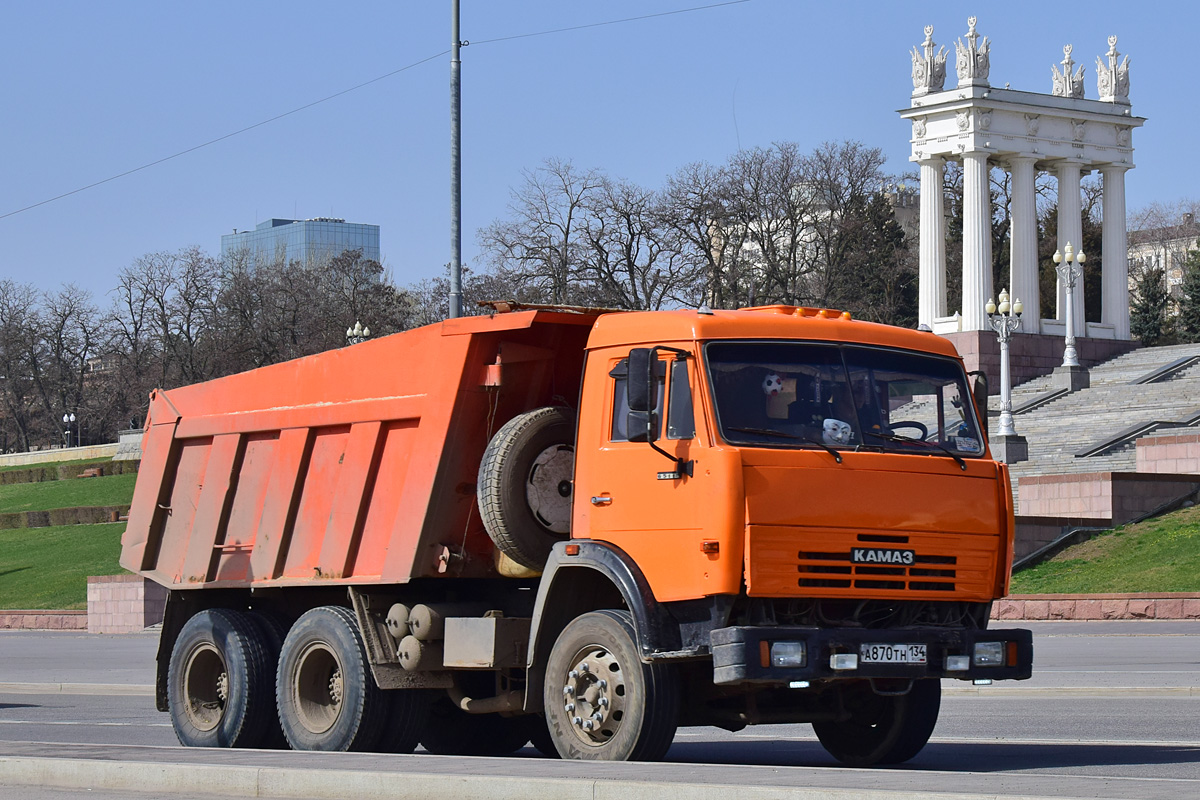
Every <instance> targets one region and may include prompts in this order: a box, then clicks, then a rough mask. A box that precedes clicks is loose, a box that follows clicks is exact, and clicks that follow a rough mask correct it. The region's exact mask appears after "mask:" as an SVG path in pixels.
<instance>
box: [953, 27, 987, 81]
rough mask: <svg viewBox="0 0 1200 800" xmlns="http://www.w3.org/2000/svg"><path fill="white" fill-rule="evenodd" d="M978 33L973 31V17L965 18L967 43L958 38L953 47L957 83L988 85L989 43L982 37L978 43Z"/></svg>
mask: <svg viewBox="0 0 1200 800" xmlns="http://www.w3.org/2000/svg"><path fill="white" fill-rule="evenodd" d="M978 39H979V34H978V33H976V32H975V17H968V18H967V43H966V44H963V40H962V39H959V40H958V41H957V42H955V45H954V48H955V50H957V51H958V57H957V60H956V62H955V66H956V67H957V69H958V85H959V86H960V87H961V86H988V85H989V84H988V80H987V79H988V72H989V71H990V70H991V63H990V57H989V54H990V45H989V44H988V38H987V37H986V36H985V37H983V42H982V43H979V42H978Z"/></svg>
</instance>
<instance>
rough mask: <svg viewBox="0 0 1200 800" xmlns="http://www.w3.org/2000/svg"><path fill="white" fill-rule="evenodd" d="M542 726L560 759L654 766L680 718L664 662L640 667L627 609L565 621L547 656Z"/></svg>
mask: <svg viewBox="0 0 1200 800" xmlns="http://www.w3.org/2000/svg"><path fill="white" fill-rule="evenodd" d="M544 700H545V706H546V721H547V724H548V726H549V729H550V735H551V737H553V739H554V746H555V748H556V749H557V750H558V752H559V755H561V756H562V757H563V758H576V759H585V760H595V761H658V760H659V759H661V758H662V757H663V756H665V755H666V754H667V750H668V749H670V747H671V742H672V741H673V740H674V738H675V729H676V726H677V725H678V720H679V687H678V684H677V682H676V681H675V675H674V670H673V669H672V668H671V667H670V666H669V665H667V664H662V663H652V664H644V663H642V661H641V658H640V657H639V655H638V647H637V638H636V635H635V631H634V627H633V618H632V617H631V616H630V615H629V612H628V611H610V610H605V611H594V612H592V613H590V614H584V615H583V616H581V617H577V618H576V619H574V620H572V621H571V622H570V623H568V625H567V627H566V628H564V629H563V632H562V633H561V634H559V636H558V640H557V641H556V642H555V643H554V647H553V648H552V649H551V651H550V658H549V660H548V661H547V663H546V682H545V694H544Z"/></svg>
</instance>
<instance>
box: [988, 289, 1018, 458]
mask: <svg viewBox="0 0 1200 800" xmlns="http://www.w3.org/2000/svg"><path fill="white" fill-rule="evenodd" d="M984 310H985V311H987V315H988V323H989V324H990V325H991V326H992V330H994V331H995V332H996V338H997V339H999V340H1000V430H999V435H1000V436H1016V435H1017V429H1016V428H1015V427H1014V426H1013V415H1012V378H1011V375H1010V372H1009V368H1008V342H1009V340H1010V339H1012V335H1013V333H1015V332H1016V331H1018V330H1019V329H1020V328H1021V312H1022V311H1023V310H1024V308H1023V306H1022V304H1021V301H1020V300H1014V301H1013V302H1012V303H1011V304H1010V303H1009V302H1008V290H1007V289H1001V290H1000V307H999V309H998V310H999V313H997V307H996V304H995V303H993V302H992V301H991V300H988V301H987V305H986V306H985V307H984Z"/></svg>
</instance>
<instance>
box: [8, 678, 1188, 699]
mask: <svg viewBox="0 0 1200 800" xmlns="http://www.w3.org/2000/svg"><path fill="white" fill-rule="evenodd" d="M953 683H954V682H952V681H950V680H947V681H946V682H945V683H943V684H942V696H943V697H1112V696H1120V697H1200V686H1061V687H1060V686H1006V685H1003V684H1001V685H992V686H970V685H967V686H955V685H953ZM0 694H86V695H99V696H102V697H103V696H109V697H116V696H121V697H153V696H154V686H152V685H150V684H132V683H17V682H10V683H3V682H0Z"/></svg>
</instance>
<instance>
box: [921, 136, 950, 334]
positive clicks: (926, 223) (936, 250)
mask: <svg viewBox="0 0 1200 800" xmlns="http://www.w3.org/2000/svg"><path fill="white" fill-rule="evenodd" d="M920 164H921V238H920V243H921V245H920V246H921V250H920V262H919V263H920V273H919V280H918V282H917V285H918V287H919V288H918V290H917V291H918V307H917V322H918V324H920V325H928V326H929V328H930V329H931V330H932V329H933V320H934V319H935V318H937V317H944V316H946V217H945V211H944V209H943V198H942V177H943V171H944V169H945V166H946V161H945V159H942V158H926V159H922V160H921V162H920Z"/></svg>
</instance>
